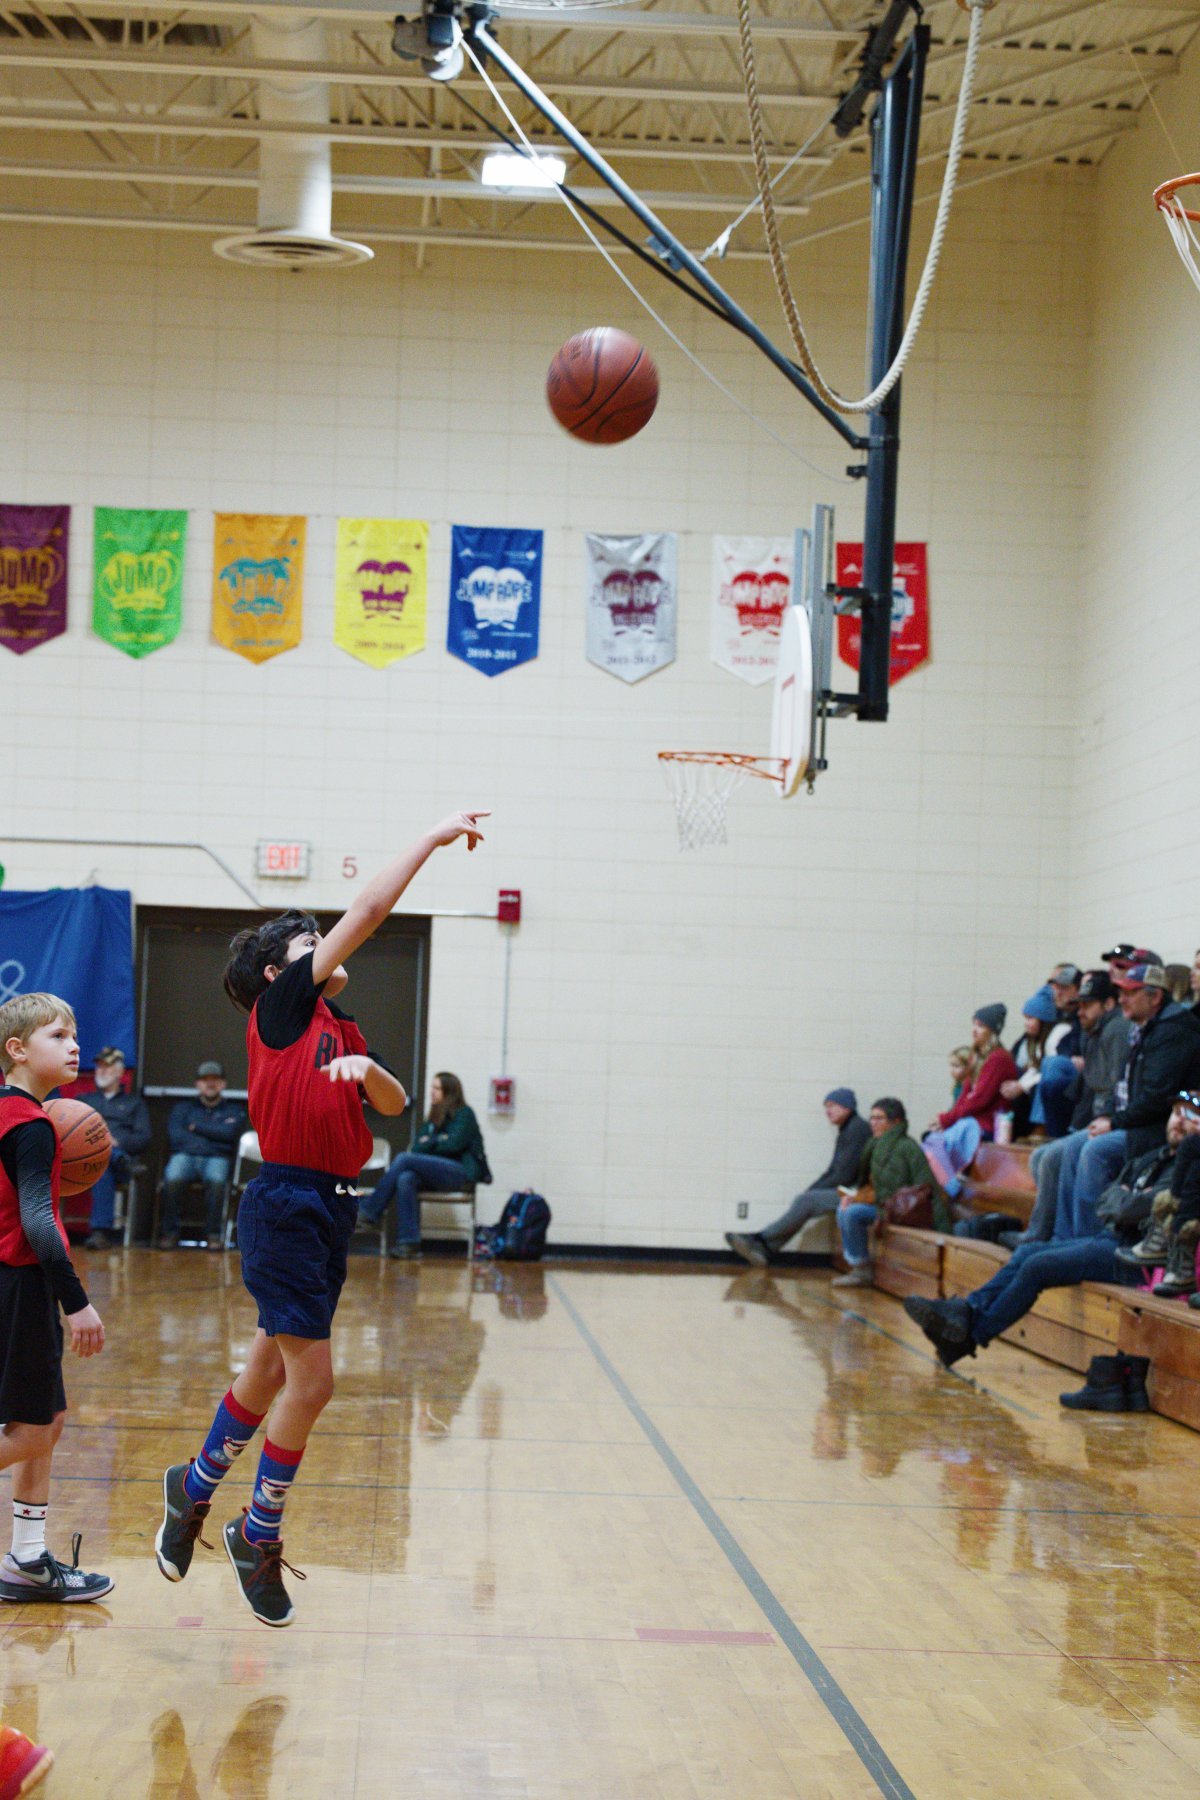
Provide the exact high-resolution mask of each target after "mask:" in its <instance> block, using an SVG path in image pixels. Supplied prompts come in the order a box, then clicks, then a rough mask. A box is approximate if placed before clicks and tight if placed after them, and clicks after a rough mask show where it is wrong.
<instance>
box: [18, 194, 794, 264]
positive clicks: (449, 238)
mask: <svg viewBox="0 0 1200 1800" xmlns="http://www.w3.org/2000/svg"><path fill="white" fill-rule="evenodd" d="M0 225H79V226H84V227H86V228H88V229H89V230H95V229H97V228H101V229H103V230H106V231H190V232H193V233H195V232H201V233H203V234H205V235H207V236H209V237H214V238H216V237H228V236H230V235H231V234H232V233H234V232H243V231H245V230H246V229H247V226H246V221H245V219H191V218H189V219H172V218H167V217H164V216H162V215H160V214H146V213H139V214H135V215H134V216H132V217H128V216H126V215H124V214H116V213H82V212H64V211H61V210H59V209H57V208H56V209H54V210H51V209H49V208H43V207H28V208H25V207H15V206H5V207H0ZM345 229H348V230H352V231H354V232H355V234H356V235H357V237H358V238H359V239H360V241H365V242H367V243H369V244H433V245H436V244H441V245H443V246H445V247H448V248H451V249H456V250H481V249H482V250H514V251H520V252H521V253H522V254H527V253H528V252H529V251H530V250H568V251H571V252H573V253H577V252H580V251H583V252H585V253H586V254H587V255H589V256H594V255H595V254H596V251H595V249H594V248H593V246H592V244H591V243H590V241H589V240H588V239H587V238H585V237H584V236H583V235H582V233H578V234H576V235H574V236H572V237H565V236H564V237H561V238H554V237H551V238H534V237H526V236H519V237H518V236H512V237H509V236H506V235H505V234H504V233H503V232H487V231H481V232H475V231H447V230H444V229H443V230H439V229H438V228H437V227H436V226H429V227H425V226H420V225H414V226H390V227H388V228H386V229H383V230H377V229H376V228H375V227H374V226H367V225H359V224H354V225H352V226H348V227H346V228H345ZM608 248H609V251H610V254H612V255H615V256H627V255H629V254H630V252H629V251H627V250H625V248H624V247H623V246H622V245H620V244H612V245H610V246H608ZM765 256H766V251H765V250H747V249H742V250H732V249H731V250H730V251H729V253H728V256H727V258H726V260H727V261H730V262H761V261H762V260H763V258H764V257H765ZM249 279H251V280H253V279H254V277H253V275H250V276H249Z"/></svg>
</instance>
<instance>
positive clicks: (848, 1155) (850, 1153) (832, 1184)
mask: <svg viewBox="0 0 1200 1800" xmlns="http://www.w3.org/2000/svg"><path fill="white" fill-rule="evenodd" d="M824 1105H825V1117H826V1118H827V1119H828V1120H829V1123H830V1124H831V1125H832V1126H833V1127H834V1129H835V1130H836V1132H837V1139H836V1141H835V1143H834V1147H833V1157H832V1159H831V1161H830V1164H829V1167H828V1168H827V1169H822V1171H821V1173H820V1174H819V1175H818V1176H817V1178H816V1180H815V1181H814V1182H812V1183H811V1184H810V1185H809V1186H808V1187H807V1188H805V1190H804V1192H803V1193H802V1194H797V1195H796V1198H795V1199H794V1200H793V1201H792V1204H791V1205H790V1206H789V1207H788V1209H787V1211H786V1212H785V1213H783V1214H781V1215H780V1217H779V1218H778V1219H776V1220H775V1222H774V1224H773V1225H766V1226H764V1227H763V1229H762V1230H761V1231H757V1232H741V1231H727V1232H726V1233H725V1242H726V1243H727V1244H728V1245H729V1248H730V1249H731V1250H732V1251H733V1252H734V1254H735V1255H736V1256H740V1257H741V1258H742V1259H743V1261H745V1262H748V1263H754V1264H755V1265H756V1266H757V1267H759V1268H765V1267H766V1265H767V1263H769V1262H770V1260H771V1258H772V1256H774V1255H776V1254H777V1253H778V1252H779V1251H780V1250H782V1249H783V1247H784V1245H785V1244H786V1243H787V1241H788V1239H789V1238H792V1237H795V1235H796V1233H797V1232H798V1231H799V1230H800V1228H801V1227H802V1226H804V1225H807V1224H808V1221H809V1220H810V1219H815V1218H817V1217H819V1215H820V1214H821V1213H835V1212H836V1211H837V1209H838V1201H839V1198H840V1196H839V1194H838V1189H839V1188H840V1187H856V1186H857V1185H858V1165H859V1163H860V1162H861V1161H862V1153H863V1151H864V1150H865V1148H866V1146H867V1144H868V1143H869V1141H870V1137H871V1127H870V1126H869V1125H868V1124H867V1121H866V1120H865V1119H864V1118H863V1117H862V1116H861V1114H860V1113H859V1110H858V1101H857V1099H856V1098H855V1094H854V1089H853V1088H848V1087H840V1088H834V1089H832V1091H831V1092H830V1093H828V1094H826V1096H825V1102H824Z"/></svg>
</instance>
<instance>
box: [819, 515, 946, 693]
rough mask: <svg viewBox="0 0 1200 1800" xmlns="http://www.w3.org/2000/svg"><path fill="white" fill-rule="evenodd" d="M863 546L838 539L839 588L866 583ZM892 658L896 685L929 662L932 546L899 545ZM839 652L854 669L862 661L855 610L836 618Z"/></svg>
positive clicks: (891, 674)
mask: <svg viewBox="0 0 1200 1800" xmlns="http://www.w3.org/2000/svg"><path fill="white" fill-rule="evenodd" d="M862 568H863V547H862V545H861V544H839V545H838V547H837V578H838V586H839V587H860V586H861V585H862ZM892 570H893V573H892V661H891V669H890V671H889V673H888V684H889V686H894V684H895V683H896V682H897V681H900V680H901V679H902V678H903V677H904V676H905V675H911V674H912V672H913V670H914V669H919V668H920V667H921V664H922V663H925V662H928V661H929V547H928V545H927V544H897V545H896V560H895V562H894V563H893V565H892ZM837 627H838V655H839V656H840V657H841V659H842V661H843V662H844V663H848V664H849V666H850V667H851V668H852V669H857V667H858V664H859V651H860V649H861V647H862V624H861V621H860V620H859V617H858V614H857V613H846V614H843V616H842V617H841V618H839V619H838V622H837Z"/></svg>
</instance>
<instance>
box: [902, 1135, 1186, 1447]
mask: <svg viewBox="0 0 1200 1800" xmlns="http://www.w3.org/2000/svg"><path fill="white" fill-rule="evenodd" d="M1031 1153H1032V1146H1030V1145H1023V1144H1012V1145H1000V1144H985V1145H982V1146H981V1148H980V1154H979V1156H978V1157H976V1159H975V1161H974V1163H972V1165H971V1168H970V1169H969V1171H968V1172H967V1178H966V1181H965V1185H964V1197H965V1198H966V1199H967V1200H968V1202H969V1204H970V1205H971V1206H972V1207H973V1209H974V1210H975V1211H976V1212H981V1213H983V1212H1010V1213H1014V1214H1016V1215H1017V1216H1019V1217H1020V1218H1023V1219H1028V1217H1029V1213H1030V1210H1031V1209H1032V1204H1033V1196H1034V1184H1033V1180H1032V1177H1031V1176H1030V1174H1029V1157H1030V1155H1031ZM1008 1256H1009V1252H1008V1251H1007V1250H1004V1249H1001V1247H1000V1246H999V1245H998V1244H989V1243H985V1242H984V1241H983V1240H982V1239H980V1238H956V1237H947V1236H945V1235H944V1234H943V1233H941V1232H937V1231H913V1230H910V1229H908V1228H906V1227H902V1226H895V1225H885V1226H884V1227H882V1229H881V1230H880V1231H879V1232H878V1234H877V1248H876V1259H875V1285H876V1287H878V1288H881V1289H882V1290H883V1291H884V1292H885V1293H888V1294H895V1295H896V1296H897V1298H900V1299H903V1298H904V1297H905V1296H906V1295H908V1294H923V1295H924V1296H926V1298H928V1299H943V1298H947V1297H950V1296H952V1295H957V1294H969V1293H971V1292H972V1290H973V1289H975V1288H977V1287H981V1286H982V1285H983V1283H984V1282H985V1281H987V1280H988V1279H989V1277H990V1276H991V1275H993V1274H994V1273H995V1271H996V1269H997V1268H999V1266H1000V1265H1001V1264H1002V1263H1005V1262H1007V1261H1008ZM1001 1335H1002V1337H1003V1339H1004V1341H1005V1343H1009V1344H1019V1345H1020V1346H1021V1348H1022V1349H1024V1350H1032V1351H1033V1353H1034V1354H1035V1355H1036V1356H1043V1357H1045V1358H1046V1359H1047V1361H1049V1362H1056V1363H1061V1364H1062V1365H1063V1366H1064V1367H1065V1368H1068V1369H1076V1370H1078V1371H1080V1372H1081V1373H1082V1371H1083V1370H1085V1369H1086V1368H1087V1366H1088V1364H1089V1363H1090V1362H1091V1360H1092V1358H1093V1356H1105V1355H1112V1353H1113V1352H1114V1351H1115V1350H1124V1351H1125V1352H1126V1353H1127V1354H1128V1355H1130V1356H1147V1357H1149V1359H1150V1377H1149V1382H1148V1387H1149V1393H1150V1405H1151V1408H1152V1410H1153V1411H1154V1412H1157V1413H1161V1414H1162V1416H1163V1417H1164V1418H1167V1419H1174V1420H1176V1421H1177V1423H1179V1424H1181V1425H1190V1426H1191V1427H1192V1429H1193V1430H1195V1431H1200V1312H1195V1311H1193V1310H1192V1308H1191V1307H1189V1306H1186V1305H1185V1304H1184V1302H1183V1301H1182V1300H1156V1299H1155V1298H1154V1296H1153V1295H1152V1294H1150V1293H1149V1292H1147V1291H1146V1290H1144V1289H1142V1288H1126V1287H1117V1286H1115V1285H1112V1284H1110V1283H1108V1282H1100V1281H1085V1282H1082V1283H1080V1285H1079V1286H1078V1287H1069V1288H1050V1289H1048V1290H1047V1291H1046V1292H1045V1293H1044V1294H1043V1295H1042V1296H1041V1298H1040V1299H1039V1300H1038V1302H1037V1304H1036V1306H1035V1307H1034V1308H1033V1310H1032V1311H1031V1312H1029V1313H1027V1314H1026V1316H1025V1317H1024V1318H1023V1319H1021V1320H1019V1321H1018V1323H1017V1324H1016V1325H1014V1326H1013V1328H1012V1330H1011V1331H1006V1332H1003V1333H1002V1334H1001ZM963 1366H964V1367H966V1365H963Z"/></svg>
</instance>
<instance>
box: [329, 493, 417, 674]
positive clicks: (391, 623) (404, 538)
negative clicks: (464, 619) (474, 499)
mask: <svg viewBox="0 0 1200 1800" xmlns="http://www.w3.org/2000/svg"><path fill="white" fill-rule="evenodd" d="M428 553H429V526H428V523H427V522H426V521H425V520H424V519H339V520H338V529H337V562H336V567H335V575H334V590H333V641H334V643H335V644H336V645H337V646H338V648H339V649H340V650H345V651H347V652H348V654H349V655H351V656H357V657H358V659H359V661H360V662H365V663H369V664H370V665H371V667H372V668H373V669H384V668H386V667H387V665H388V663H390V662H395V661H396V659H397V657H400V656H412V655H413V654H414V652H415V651H417V650H423V649H424V648H425V614H426V594H427V587H426V567H427V560H428Z"/></svg>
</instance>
